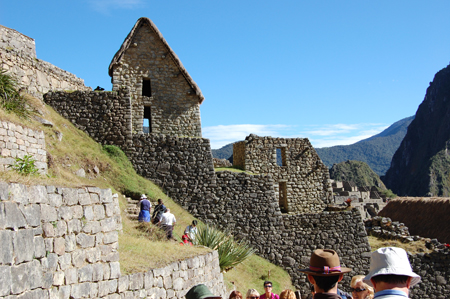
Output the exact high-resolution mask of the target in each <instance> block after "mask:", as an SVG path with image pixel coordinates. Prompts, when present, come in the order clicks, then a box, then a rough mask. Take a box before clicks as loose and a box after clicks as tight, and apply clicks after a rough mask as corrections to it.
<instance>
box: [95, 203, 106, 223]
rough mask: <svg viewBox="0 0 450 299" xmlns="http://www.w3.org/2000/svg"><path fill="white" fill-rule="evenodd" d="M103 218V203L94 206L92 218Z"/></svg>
mask: <svg viewBox="0 0 450 299" xmlns="http://www.w3.org/2000/svg"><path fill="white" fill-rule="evenodd" d="M103 218H105V207H104V206H103V205H95V206H94V220H101V219H103Z"/></svg>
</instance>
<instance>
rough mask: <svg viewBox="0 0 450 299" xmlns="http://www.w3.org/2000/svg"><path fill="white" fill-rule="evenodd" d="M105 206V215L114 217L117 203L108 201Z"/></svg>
mask: <svg viewBox="0 0 450 299" xmlns="http://www.w3.org/2000/svg"><path fill="white" fill-rule="evenodd" d="M103 206H104V207H105V216H106V217H112V216H113V215H114V210H115V204H114V203H106V204H104V205H103Z"/></svg>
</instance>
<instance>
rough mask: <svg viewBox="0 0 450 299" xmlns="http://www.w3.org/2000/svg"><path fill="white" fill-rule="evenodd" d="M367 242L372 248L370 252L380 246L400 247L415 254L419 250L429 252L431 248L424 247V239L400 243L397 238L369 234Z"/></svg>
mask: <svg viewBox="0 0 450 299" xmlns="http://www.w3.org/2000/svg"><path fill="white" fill-rule="evenodd" d="M369 244H370V247H371V248H372V252H373V251H375V250H377V249H379V248H381V247H392V246H393V247H400V248H403V249H405V250H406V251H408V252H409V253H411V254H416V253H420V252H425V253H429V252H431V251H432V250H429V249H428V248H426V247H425V241H414V242H410V243H402V242H400V241H397V240H386V239H380V238H377V237H374V236H369Z"/></svg>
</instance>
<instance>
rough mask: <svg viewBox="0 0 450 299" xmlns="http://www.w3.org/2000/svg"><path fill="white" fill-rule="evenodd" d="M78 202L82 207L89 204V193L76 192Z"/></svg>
mask: <svg viewBox="0 0 450 299" xmlns="http://www.w3.org/2000/svg"><path fill="white" fill-rule="evenodd" d="M78 200H79V202H80V205H82V206H86V205H90V204H91V196H90V195H89V193H80V192H78Z"/></svg>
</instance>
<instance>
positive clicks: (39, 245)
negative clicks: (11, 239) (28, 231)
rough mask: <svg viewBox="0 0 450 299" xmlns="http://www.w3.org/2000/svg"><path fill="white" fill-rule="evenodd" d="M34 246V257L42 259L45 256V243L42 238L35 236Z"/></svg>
mask: <svg viewBox="0 0 450 299" xmlns="http://www.w3.org/2000/svg"><path fill="white" fill-rule="evenodd" d="M33 244H34V257H35V258H42V257H44V256H45V242H44V238H43V237H42V236H35V237H34V240H33ZM0 246H1V245H0Z"/></svg>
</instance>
